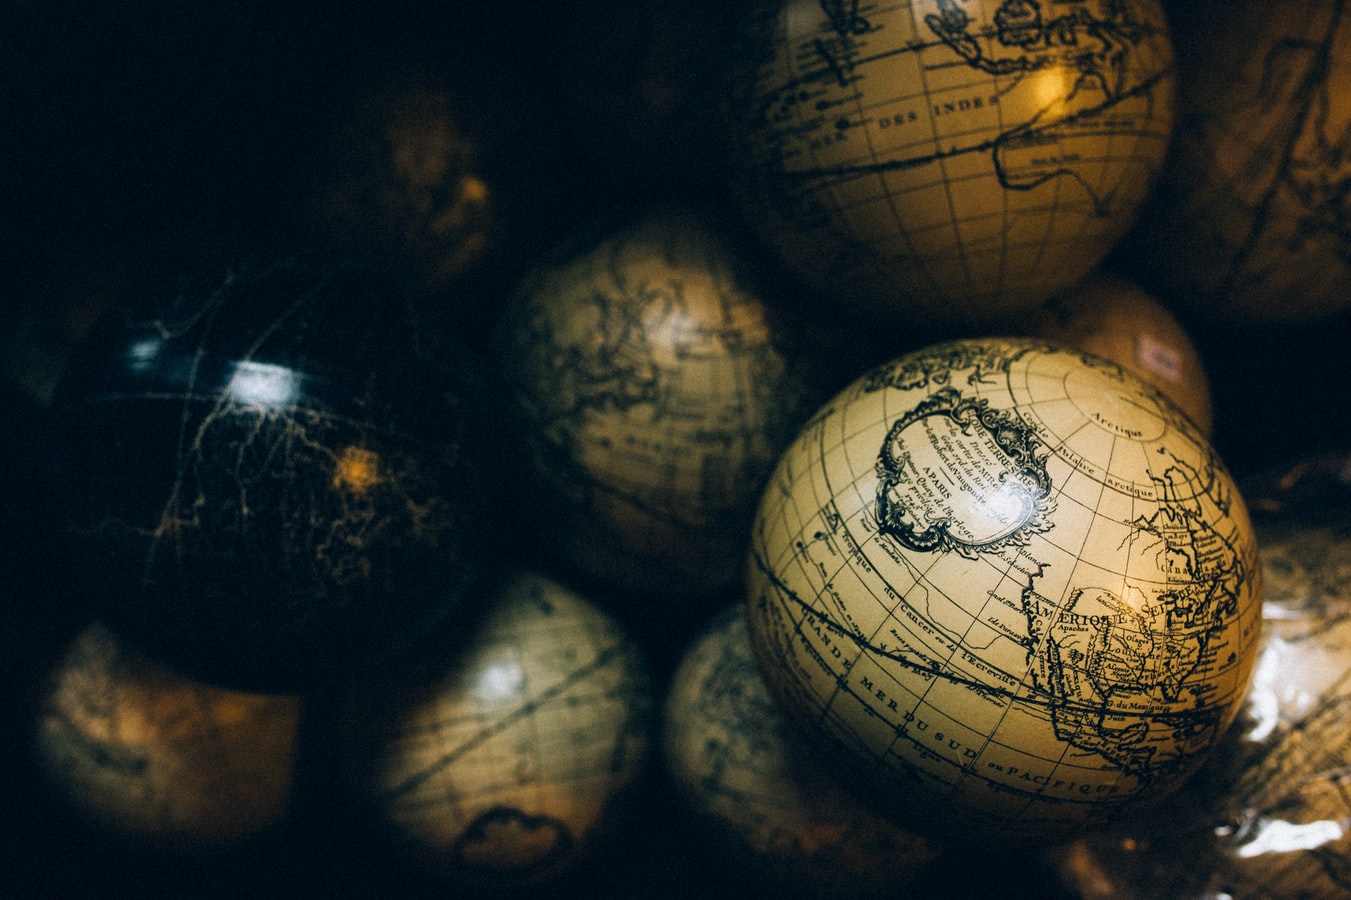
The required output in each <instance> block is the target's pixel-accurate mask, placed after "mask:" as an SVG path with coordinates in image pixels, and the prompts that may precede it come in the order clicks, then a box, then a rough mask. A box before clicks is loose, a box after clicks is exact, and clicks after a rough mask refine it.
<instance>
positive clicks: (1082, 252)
mask: <svg viewBox="0 0 1351 900" xmlns="http://www.w3.org/2000/svg"><path fill="white" fill-rule="evenodd" d="M749 15H750V16H751V22H750V23H749V26H748V29H747V30H748V32H749V36H748V38H747V44H746V47H745V48H744V49H743V50H742V51H741V56H742V58H743V59H744V60H745V61H746V71H744V72H742V73H741V74H740V75H739V76H738V78H737V83H736V85H735V86H734V87H733V88H732V90H731V94H732V100H731V103H730V111H731V114H730V125H729V127H730V129H731V132H732V136H733V140H732V144H733V147H732V158H733V164H734V166H735V167H736V169H737V172H736V176H735V181H736V185H737V191H736V193H737V196H738V199H739V202H740V205H741V206H742V208H743V209H744V211H745V214H746V215H745V218H746V221H747V223H748V225H750V227H752V228H754V229H757V230H759V231H760V233H761V234H762V236H763V237H764V238H765V240H766V241H767V242H768V244H769V245H770V246H772V247H773V248H775V249H776V250H777V251H778V253H779V255H780V257H781V258H782V259H783V261H784V262H785V264H786V265H787V266H788V267H790V268H791V269H793V270H795V271H796V272H798V273H799V274H800V275H801V276H802V277H803V279H804V280H806V281H807V282H808V283H809V284H810V285H812V286H813V287H815V288H816V289H817V290H818V291H820V292H821V293H822V294H823V295H824V296H827V297H829V298H831V299H833V300H837V301H840V302H842V303H845V304H847V305H849V306H850V307H852V308H853V309H855V310H861V311H864V312H866V313H869V314H871V315H874V316H877V317H883V318H887V319H898V320H902V321H906V322H916V321H918V322H922V323H925V324H929V325H945V326H946V325H953V324H957V325H962V326H984V325H986V324H988V323H990V322H994V321H998V320H1000V319H1003V318H1005V317H1008V316H1011V315H1014V314H1017V313H1019V312H1021V311H1023V310H1026V309H1028V308H1030V307H1032V306H1034V305H1035V304H1037V303H1038V302H1040V301H1041V300H1043V299H1045V298H1046V297H1048V296H1050V295H1051V294H1054V293H1056V292H1057V291H1059V290H1061V289H1063V288H1066V287H1068V286H1070V285H1072V284H1074V283H1075V282H1077V281H1078V280H1079V279H1081V278H1082V277H1083V276H1084V275H1085V274H1087V273H1088V272H1089V271H1090V270H1091V269H1092V268H1093V267H1094V266H1095V265H1096V264H1097V263H1098V262H1099V261H1100V260H1101V259H1102V258H1103V257H1104V256H1105V255H1106V254H1107V253H1108V252H1109V251H1110V250H1111V249H1112V247H1113V246H1114V245H1115V244H1116V243H1117V241H1118V240H1119V239H1120V237H1121V236H1122V235H1123V234H1125V233H1126V231H1127V229H1128V228H1129V227H1130V225H1131V224H1132V222H1133V221H1134V219H1135V216H1136V214H1137V212H1138V210H1139V207H1140V205H1141V204H1142V203H1143V202H1144V200H1145V198H1146V196H1147V194H1148V192H1149V190H1150V188H1151V187H1152V185H1153V182H1154V179H1155V177H1156V176H1157V174H1158V172H1159V171H1160V170H1161V169H1162V167H1163V162H1164V158H1165V155H1166V151H1167V146H1168V142H1169V138H1170V135H1171V133H1172V129H1173V90H1174V86H1173V50H1172V42H1171V36H1170V31H1169V27H1168V23H1167V20H1166V18H1165V16H1164V13H1163V11H1162V9H1161V7H1160V4H1159V3H1158V2H1156V0H1130V2H1125V3H1122V2H1114V0H1090V2H1085V3H1075V4H1073V5H1072V6H1066V5H1059V4H1057V5H1050V4H1039V3H1027V2H995V0H964V2H957V0H914V2H902V3H895V4H886V5H884V4H877V3H857V4H845V5H838V4H817V3H814V2H811V0H761V2H758V3H756V4H754V8H753V11H752V12H751V13H750V14H749Z"/></svg>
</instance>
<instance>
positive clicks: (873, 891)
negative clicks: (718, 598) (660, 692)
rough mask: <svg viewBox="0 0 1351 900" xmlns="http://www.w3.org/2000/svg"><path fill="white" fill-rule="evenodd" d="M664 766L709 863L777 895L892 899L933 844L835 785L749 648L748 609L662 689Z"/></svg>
mask: <svg viewBox="0 0 1351 900" xmlns="http://www.w3.org/2000/svg"><path fill="white" fill-rule="evenodd" d="M663 721H664V727H663V735H662V736H663V747H664V751H665V752H664V757H663V758H664V760H665V763H666V770H667V772H668V774H669V777H670V779H671V782H672V783H673V785H674V786H675V789H676V792H677V794H678V796H679V798H680V801H681V803H682V807H683V809H684V810H685V812H686V814H687V815H688V817H689V821H690V822H691V823H692V830H693V831H694V832H695V833H696V834H697V835H698V836H699V839H700V840H701V841H702V842H703V845H704V846H705V847H706V848H707V849H708V850H709V851H710V853H711V854H712V855H713V856H714V858H716V859H718V860H721V861H722V863H723V864H725V865H726V866H727V868H728V870H729V871H731V872H733V873H735V876H734V877H738V878H740V879H742V880H744V882H746V883H748V884H752V885H755V886H756V887H757V889H758V890H761V891H765V892H767V893H768V892H772V893H773V894H774V895H775V896H784V895H787V896H811V897H868V896H895V895H896V894H897V893H898V892H902V891H904V889H906V888H907V887H914V885H915V884H916V883H917V882H918V881H919V879H920V878H921V877H922V876H923V875H925V874H926V873H928V872H930V871H932V870H933V869H934V868H935V867H936V866H937V865H938V862H937V861H938V860H939V858H940V854H941V851H940V849H939V847H938V846H937V845H935V844H934V843H932V842H931V841H930V840H929V839H927V838H926V837H924V836H923V835H922V834H920V833H918V832H914V831H908V830H905V829H903V828H900V827H898V826H897V825H895V824H893V823H892V822H891V821H889V820H887V819H885V818H883V817H882V816H880V815H878V814H877V813H876V812H874V811H873V810H871V809H869V808H868V807H867V806H866V805H865V804H864V803H863V802H862V801H860V800H858V799H857V798H855V797H854V796H853V795H852V794H850V793H849V792H848V791H847V790H846V789H845V788H844V787H843V786H842V785H841V784H840V783H839V782H837V781H835V780H834V778H833V777H832V775H831V773H830V772H828V771H827V770H826V769H825V768H824V767H823V766H822V765H820V763H819V761H818V760H817V759H816V758H815V757H814V756H813V755H812V754H811V753H810V752H809V749H808V748H807V747H806V746H805V745H803V743H802V741H801V739H800V737H799V736H798V735H797V734H796V733H795V731H794V729H791V728H789V727H787V726H786V725H785V723H784V721H783V718H782V716H781V715H780V714H779V711H778V709H777V708H776V707H775V706H774V704H773V701H772V699H771V698H770V695H769V689H768V688H767V687H766V686H765V683H764V679H763V677H762V676H761V675H760V670H759V669H758V668H757V667H756V664H755V659H754V657H753V655H752V654H751V644H750V634H749V633H748V631H747V629H746V618H745V610H744V609H743V607H742V606H741V605H740V604H738V605H736V606H734V607H732V608H731V609H729V610H726V611H724V612H722V613H720V614H719V615H717V616H716V617H715V618H714V620H713V621H712V622H711V623H709V625H708V626H707V628H705V630H704V631H703V632H702V633H701V634H699V635H698V636H696V638H695V640H694V641H693V642H692V643H691V644H690V645H689V647H688V648H687V649H686V650H685V653H684V655H683V656H682V657H681V659H680V661H679V665H678V667H677V668H676V670H675V672H674V674H673V675H672V677H671V682H670V685H669V687H668V689H667V695H666V703H665V715H664V720H663Z"/></svg>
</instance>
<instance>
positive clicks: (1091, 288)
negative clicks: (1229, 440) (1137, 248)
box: [1022, 272, 1215, 437]
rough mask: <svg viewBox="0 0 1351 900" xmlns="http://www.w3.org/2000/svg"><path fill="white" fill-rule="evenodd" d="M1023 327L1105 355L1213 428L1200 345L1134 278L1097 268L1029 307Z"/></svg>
mask: <svg viewBox="0 0 1351 900" xmlns="http://www.w3.org/2000/svg"><path fill="white" fill-rule="evenodd" d="M1022 332H1023V333H1025V334H1027V335H1028V336H1030V337H1039V338H1043V339H1045V340H1047V341H1049V342H1051V343H1056V344H1064V345H1066V346H1069V347H1073V348H1074V349H1076V350H1086V351H1088V352H1089V353H1094V354H1097V355H1098V356H1105V357H1107V358H1108V359H1110V360H1112V361H1113V362H1115V363H1118V364H1119V365H1121V366H1123V367H1124V368H1127V369H1130V370H1131V371H1132V372H1134V373H1135V374H1136V375H1139V376H1140V377H1141V378H1143V379H1144V380H1145V381H1148V382H1149V383H1150V384H1152V385H1154V386H1155V387H1157V388H1158V389H1159V390H1161V391H1163V392H1164V393H1165V394H1167V395H1168V396H1169V398H1171V399H1172V400H1173V401H1174V402H1175V403H1176V404H1177V405H1178V406H1180V407H1181V408H1182V411H1183V412H1185V413H1186V414H1187V415H1189V416H1191V418H1192V421H1193V422H1195V423H1196V427H1198V428H1199V429H1201V433H1202V434H1203V435H1205V436H1206V437H1210V436H1211V433H1212V432H1213V431H1214V425H1215V413H1214V409H1213V403H1212V400H1211V390H1210V376H1209V375H1208V374H1207V371H1206V364H1205V360H1203V359H1202V358H1201V352H1200V350H1198V349H1197V346H1196V343H1195V342H1194V341H1193V340H1192V337H1191V334H1190V333H1189V331H1188V330H1187V326H1186V325H1184V324H1183V323H1182V321H1181V320H1180V319H1179V318H1178V317H1177V315H1176V314H1174V313H1173V311H1172V310H1170V309H1169V308H1168V307H1167V306H1165V305H1164V304H1163V303H1162V302H1161V301H1160V300H1159V299H1158V298H1157V297H1155V296H1154V295H1153V294H1151V293H1150V292H1149V291H1147V290H1145V289H1144V288H1142V287H1141V286H1140V285H1139V284H1138V283H1136V282H1135V281H1133V280H1131V279H1128V278H1124V277H1122V276H1120V275H1117V274H1113V273H1109V272H1095V273H1094V274H1092V275H1090V276H1089V277H1088V278H1086V279H1084V281H1082V282H1081V283H1079V284H1076V285H1075V286H1074V287H1071V288H1069V289H1067V290H1065V291H1062V292H1061V293H1059V294H1056V295H1055V296H1054V297H1051V298H1050V299H1048V300H1047V301H1046V302H1045V303H1043V304H1042V305H1041V306H1039V307H1037V308H1036V309H1034V310H1032V311H1031V312H1029V313H1028V315H1027V316H1026V317H1025V318H1024V319H1023V328H1022Z"/></svg>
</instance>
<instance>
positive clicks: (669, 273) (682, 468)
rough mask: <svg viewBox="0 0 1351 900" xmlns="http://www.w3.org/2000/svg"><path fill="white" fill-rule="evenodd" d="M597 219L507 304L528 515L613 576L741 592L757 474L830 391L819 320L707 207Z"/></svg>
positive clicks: (585, 564)
mask: <svg viewBox="0 0 1351 900" xmlns="http://www.w3.org/2000/svg"><path fill="white" fill-rule="evenodd" d="M598 231H599V234H597V235H595V236H587V237H586V238H585V239H580V238H579V239H578V241H577V242H575V243H570V244H568V245H566V246H564V247H561V248H559V249H558V251H557V253H556V256H555V257H554V258H553V259H550V260H547V261H544V262H541V263H540V264H539V265H538V266H537V267H536V268H535V269H534V271H532V272H531V273H529V274H527V275H526V276H525V278H524V280H523V282H522V284H521V285H520V287H519V290H518V291H517V293H516V295H515V296H514V298H513V300H512V302H511V303H510V304H509V306H508V308H507V309H506V311H505V313H504V316H503V319H504V321H503V325H502V328H501V340H500V342H499V352H498V358H499V360H500V364H501V368H502V372H503V380H504V382H505V385H506V388H507V390H508V391H509V393H510V403H509V405H510V411H509V414H510V416H511V419H512V423H513V425H512V427H513V430H514V433H515V435H517V437H518V440H519V442H520V444H521V445H522V447H523V453H524V457H525V459H524V463H523V469H524V481H525V485H526V487H525V492H526V494H527V495H528V496H529V497H530V504H529V507H528V516H527V517H526V518H525V521H526V524H527V525H528V526H529V527H530V528H531V530H532V533H533V534H534V535H535V536H536V538H537V545H538V547H539V548H540V549H541V550H542V551H543V552H544V553H546V554H547V555H548V557H549V558H550V559H552V560H555V561H557V562H559V563H561V564H562V565H566V566H567V567H569V568H570V569H572V570H575V571H576V572H579V573H581V576H582V577H585V578H588V579H591V580H592V581H594V583H596V584H598V585H599V586H601V587H603V588H614V589H617V590H619V591H622V592H641V593H644V594H650V595H659V596H663V597H667V596H673V595H674V596H684V597H691V596H696V595H700V594H708V593H712V592H715V591H718V590H723V589H727V588H729V587H731V586H733V585H736V584H738V581H739V579H740V577H741V574H742V569H743V565H742V560H743V559H744V555H745V547H746V537H747V533H748V532H747V529H748V527H749V525H750V520H751V517H752V515H753V514H754V510H755V501H756V499H757V497H758V494H759V489H760V485H761V484H762V483H763V482H764V479H765V477H766V475H767V474H768V472H769V470H770V468H771V467H772V466H773V465H774V461H775V459H777V457H778V455H779V453H780V451H782V449H783V447H784V446H785V445H786V444H787V443H788V441H789V440H790V439H791V438H792V436H793V434H794V432H795V431H796V430H797V428H798V426H799V425H800V424H801V423H802V421H803V420H804V419H805V418H806V416H807V414H808V413H809V412H810V411H811V410H812V409H814V408H815V407H816V405H817V404H818V403H819V402H820V401H821V400H822V399H824V398H825V396H826V395H827V393H828V392H827V391H826V390H825V389H824V387H823V385H824V384H825V383H826V382H825V378H826V377H827V376H825V375H824V374H821V375H818V374H817V373H818V372H824V367H819V366H816V365H815V363H814V360H817V359H819V358H820V356H821V355H822V354H819V352H818V351H817V349H816V347H815V346H814V344H813V341H814V340H815V338H816V335H815V334H814V333H810V332H808V331H806V330H805V329H799V328H798V327H797V324H796V322H795V320H793V319H790V318H789V316H788V314H787V313H785V312H783V311H782V308H781V307H782V306H784V305H786V302H787V296H786V295H782V294H778V293H775V292H774V289H773V288H771V287H770V286H769V285H770V283H771V281H770V279H768V277H765V276H762V272H763V270H762V269H760V268H759V267H757V265H756V264H755V263H754V262H753V261H752V258H751V257H749V256H748V255H747V254H746V253H744V252H743V250H742V248H741V245H740V244H739V243H738V242H737V240H736V239H735V238H734V236H733V235H732V234H731V233H729V232H728V231H727V230H726V229H725V228H724V223H723V222H721V221H720V220H719V219H718V218H716V217H714V216H713V215H711V214H708V213H706V212H704V211H701V210H692V209H676V208H663V209H658V210H655V211H653V212H651V213H648V214H644V215H642V216H640V217H639V218H637V219H634V220H625V221H621V222H619V223H606V224H605V225H604V226H603V227H600V228H598ZM776 301H777V302H776ZM840 383H843V382H842V381H841V382H840ZM834 386H838V385H833V386H832V387H834Z"/></svg>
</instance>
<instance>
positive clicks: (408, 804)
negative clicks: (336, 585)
mask: <svg viewBox="0 0 1351 900" xmlns="http://www.w3.org/2000/svg"><path fill="white" fill-rule="evenodd" d="M463 637H464V639H465V643H464V644H457V643H455V642H450V643H449V644H448V645H447V647H446V650H445V656H444V659H443V661H442V663H441V664H440V665H439V666H435V667H433V668H431V669H430V670H427V671H421V672H416V673H397V672H396V673H390V675H389V677H388V678H387V679H383V680H381V679H376V680H374V681H371V682H368V683H365V684H362V685H360V686H358V687H356V688H354V690H353V692H352V694H351V696H350V698H349V700H348V703H347V713H346V715H345V717H344V719H345V729H344V736H343V749H342V758H343V760H344V763H343V769H344V771H345V773H346V779H347V782H348V783H349V784H350V785H351V786H352V788H353V789H354V790H355V791H356V792H357V794H358V795H359V796H361V797H362V798H364V800H365V802H366V803H367V804H368V805H369V807H370V809H371V810H372V811H373V814H374V816H375V818H376V819H377V820H378V821H379V822H381V823H382V824H383V825H384V827H385V828H386V829H387V831H388V833H389V835H390V837H391V840H392V842H393V843H394V844H396V845H398V846H401V847H405V848H407V850H408V858H409V859H410V860H411V861H412V862H413V863H415V864H416V865H418V866H419V867H422V868H425V869H426V871H428V872H430V873H432V874H434V875H436V876H437V877H443V878H445V879H446V880H447V881H448V882H449V883H452V884H457V885H460V886H478V887H484V888H494V889H495V888H506V887H517V886H542V885H546V884H549V883H550V882H553V881H555V880H557V879H559V878H561V877H562V876H564V875H566V874H568V873H569V872H571V871H573V870H574V869H576V868H577V866H578V865H579V864H580V863H581V862H582V861H583V860H584V859H586V858H587V857H588V856H589V855H590V854H592V853H593V852H594V851H595V848H596V847H597V845H598V844H599V843H601V842H602V841H603V839H604V838H605V837H606V836H608V835H609V834H610V833H611V832H612V831H613V829H615V828H616V827H617V826H619V825H620V824H621V823H622V822H623V821H625V817H626V816H627V815H630V814H632V813H633V812H634V810H633V808H632V806H631V804H632V802H633V795H634V792H635V789H636V788H637V786H638V784H639V782H640V779H641V776H642V775H643V774H644V772H645V767H646V765H647V761H648V754H649V750H650V747H651V743H652V728H653V720H652V706H653V703H654V700H653V696H652V684H651V681H650V676H649V673H648V671H647V667H646V661H645V659H644V656H643V653H642V650H641V648H640V647H639V646H638V645H637V644H636V643H635V642H634V641H633V640H632V638H631V637H630V636H629V635H628V634H627V633H626V632H625V631H624V629H623V628H622V627H621V626H620V625H619V623H618V622H616V621H615V620H614V619H613V618H611V617H610V616H609V615H608V614H607V613H605V612H604V611H603V610H602V609H601V608H599V607H598V606H596V605H595V604H593V603H592V602H591V601H589V600H587V599H586V598H584V597H582V596H581V595H580V594H577V593H575V592H574V591H572V590H571V589H569V588H568V587H566V586H564V585H563V584H561V583H560V582H557V581H555V580H553V579H552V578H550V577H547V576H545V575H542V574H538V573H535V572H530V571H518V572H515V573H512V574H511V575H510V576H509V577H508V578H507V580H506V581H505V583H504V584H503V585H502V586H501V588H500V590H499V592H498V593H497V594H495V595H494V596H493V597H492V598H491V600H490V606H489V609H488V611H487V613H486V615H485V617H484V618H483V619H482V621H480V622H478V623H477V624H476V626H475V627H474V628H473V629H472V630H470V631H469V632H468V633H467V634H465V635H463Z"/></svg>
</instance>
